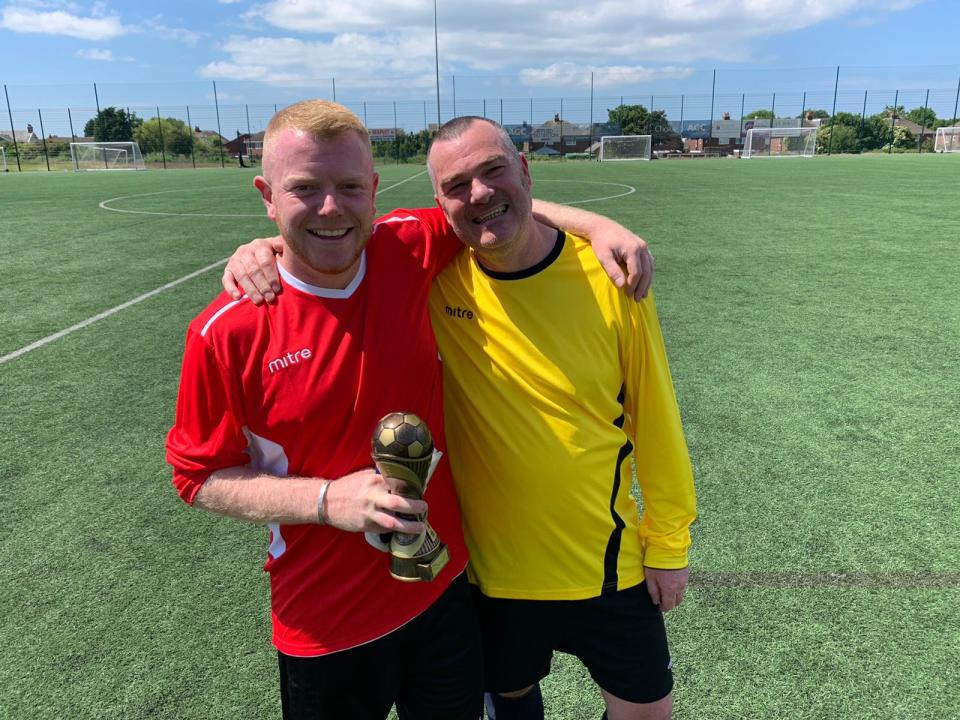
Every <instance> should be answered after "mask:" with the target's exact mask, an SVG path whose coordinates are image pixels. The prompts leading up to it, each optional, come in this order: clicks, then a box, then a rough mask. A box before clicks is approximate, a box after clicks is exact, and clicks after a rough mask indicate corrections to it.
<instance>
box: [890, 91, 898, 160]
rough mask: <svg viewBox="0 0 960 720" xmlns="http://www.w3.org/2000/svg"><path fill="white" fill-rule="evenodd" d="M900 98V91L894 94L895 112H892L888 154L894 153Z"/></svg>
mask: <svg viewBox="0 0 960 720" xmlns="http://www.w3.org/2000/svg"><path fill="white" fill-rule="evenodd" d="M899 99H900V91H899V90H897V91H896V92H895V93H894V94H893V112H891V113H890V145H889V146H888V147H887V155H892V154H893V139H894V136H895V132H894V131H895V127H896V124H897V101H898V100H899Z"/></svg>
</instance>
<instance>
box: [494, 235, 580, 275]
mask: <svg viewBox="0 0 960 720" xmlns="http://www.w3.org/2000/svg"><path fill="white" fill-rule="evenodd" d="M566 237H567V234H566V233H565V232H564V231H563V230H557V239H556V242H554V244H553V247H552V248H551V250H550V252H548V253H547V256H546V257H545V258H543V260H541V261H540V262H538V263H536V264H535V265H531V266H530V267H528V268H524V269H523V270H514V271H512V272H503V271H500V270H491V269H490V268H488V267H487V266H485V265H484V264H483V263H482V262H480V258H477V266H478V267H479V268H480V269H481V270H482V271H483V274H484V275H486V276H487V277H490V278H493V279H494V280H522V279H523V278H528V277H532V276H534V275H536V274H537V273H540V272H543V271H544V270H546V269H547V268H548V267H550V265H552V264H553V262H554V261H555V260H556V259H557V258H558V257H560V253H561V252H563V244H564V242H565V240H566Z"/></svg>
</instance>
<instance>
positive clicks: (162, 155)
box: [157, 105, 167, 170]
mask: <svg viewBox="0 0 960 720" xmlns="http://www.w3.org/2000/svg"><path fill="white" fill-rule="evenodd" d="M157 130H159V131H160V159H161V160H163V169H164V170H166V169H167V147H166V145H167V144H166V142H165V141H164V139H163V120H161V119H160V106H159V105H157Z"/></svg>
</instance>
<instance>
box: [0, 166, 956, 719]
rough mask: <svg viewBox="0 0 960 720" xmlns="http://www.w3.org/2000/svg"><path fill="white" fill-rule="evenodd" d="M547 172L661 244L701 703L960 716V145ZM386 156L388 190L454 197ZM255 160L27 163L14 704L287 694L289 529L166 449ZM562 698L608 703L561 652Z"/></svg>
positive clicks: (382, 204) (683, 669) (687, 681)
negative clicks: (182, 469) (242, 507)
mask: <svg viewBox="0 0 960 720" xmlns="http://www.w3.org/2000/svg"><path fill="white" fill-rule="evenodd" d="M531 167H532V172H533V178H534V194H535V195H537V196H539V197H542V198H545V199H549V200H556V201H559V202H577V203H583V204H582V205H581V206H582V207H584V208H587V209H592V210H596V211H598V212H602V213H605V214H608V215H610V216H612V217H614V218H616V219H617V220H619V221H620V222H622V223H624V224H626V225H628V226H629V227H631V228H633V229H634V230H636V231H637V232H639V233H640V234H642V235H643V236H644V237H646V238H647V239H648V240H649V241H650V243H651V245H652V248H653V251H654V253H655V255H656V260H657V276H656V281H655V290H656V294H657V303H658V308H659V312H660V317H661V321H662V324H663V328H664V335H665V339H666V343H667V350H668V353H669V356H670V361H671V367H672V371H673V377H674V381H675V383H676V388H677V394H678V397H679V401H680V407H681V411H682V414H683V418H684V424H685V429H686V433H687V438H688V441H689V445H690V451H691V455H692V458H693V463H694V469H695V473H696V483H697V490H698V498H699V513H700V515H699V519H698V520H697V523H696V524H695V526H694V527H693V540H694V545H693V551H692V557H691V565H692V576H691V587H690V589H689V591H688V593H687V598H686V600H685V602H684V603H683V605H682V606H681V607H680V608H678V609H677V610H675V611H673V612H671V613H669V615H668V616H667V621H668V628H669V632H670V639H671V648H672V654H673V661H674V671H675V678H676V687H675V700H676V712H675V716H676V717H677V718H679V719H681V720H684V719H694V718H696V719H702V720H720V719H723V718H771V719H780V718H823V719H825V720H827V719H835V718H857V719H862V720H868V719H871V720H872V719H874V718H901V719H905V718H917V719H920V718H960V689H958V688H960V282H958V277H960V242H958V228H960V203H958V202H957V199H958V197H960V189H958V180H960V158H958V157H945V156H930V155H926V156H867V157H850V156H845V157H817V158H814V159H809V160H808V159H788V160H786V159H785V160H770V159H766V160H750V161H745V160H743V161H734V160H713V161H707V160H704V161H669V162H668V161H661V162H652V163H638V162H631V163H605V164H602V165H601V164H596V163H577V162H568V163H562V164H561V163H556V164H553V163H534V164H532V166H531ZM380 172H381V181H380V188H381V192H380V195H379V197H378V206H379V209H380V210H381V211H382V212H386V211H388V210H390V209H392V208H394V207H417V206H423V205H428V204H431V203H432V193H431V191H430V187H429V182H428V179H427V176H426V174H425V172H424V168H423V167H422V166H413V165H400V166H385V167H382V168H380ZM252 178H253V171H243V170H239V169H233V170H199V171H174V170H172V171H166V172H164V171H157V170H151V171H147V172H141V173H134V172H116V173H113V172H106V173H88V174H73V173H52V174H46V173H29V174H24V175H18V174H15V173H11V174H6V175H0V208H2V212H0V256H2V258H3V273H4V296H5V297H4V303H3V311H2V316H3V322H2V325H0V328H2V332H0V418H2V428H3V432H2V434H0V479H2V498H3V500H2V512H0V552H2V556H3V558H4V562H3V563H2V565H0V608H2V614H3V622H2V624H0V647H2V648H3V653H2V660H0V687H2V688H3V691H2V692H0V718H4V719H5V718H31V719H37V720H39V719H41V718H49V719H51V720H53V719H57V720H60V719H70V718H125V719H126V718H169V719H171V720H174V719H175V720H187V719H192V718H195V719H197V720H209V719H211V718H275V717H278V716H279V699H278V687H277V682H278V681H277V670H276V659H275V653H274V651H273V649H272V648H271V646H270V644H269V607H268V582H267V578H266V576H265V575H264V574H263V573H262V572H261V570H260V567H261V565H262V562H263V558H264V553H265V550H266V530H265V529H264V528H262V527H258V526H251V525H245V524H243V523H240V522H237V521H234V520H229V519H225V518H219V517H216V516H213V515H211V514H207V513H204V512H202V511H199V510H192V509H190V508H188V507H187V506H186V505H185V504H183V503H182V502H181V501H180V500H179V499H178V498H177V496H176V494H175V493H174V491H173V488H172V486H171V485H170V481H169V476H170V471H169V469H168V468H167V466H166V465H165V463H164V448H163V441H164V434H165V432H166V430H167V428H168V427H169V425H170V423H171V421H172V417H173V409H174V401H175V397H176V391H177V382H178V374H179V366H180V356H181V351H182V343H183V337H184V332H185V329H186V326H187V324H188V322H189V321H190V319H191V318H192V317H193V316H194V315H195V314H196V313H197V312H199V311H200V310H201V309H202V308H203V307H204V306H205V305H206V304H207V303H208V302H209V301H210V300H211V299H212V298H213V297H214V295H215V294H216V293H217V292H218V289H219V277H220V266H219V265H216V263H217V262H218V261H219V260H221V259H223V258H226V257H227V256H228V255H229V254H230V253H231V252H232V250H233V248H234V247H235V246H236V245H237V244H239V243H240V242H243V241H246V240H248V239H250V238H252V237H254V236H257V235H261V236H262V235H265V234H272V233H271V229H272V225H271V224H270V223H269V222H268V221H267V220H266V219H265V217H264V214H263V208H262V205H261V204H260V202H259V198H258V195H257V193H256V191H255V190H254V189H253V188H252V185H251V181H252ZM108 208H109V209H108ZM211 266H213V267H212V269H209V268H211ZM205 268H208V269H207V270H206V271H204V272H199V273H198V271H202V270H204V269H205ZM177 281H180V282H177ZM172 283H175V284H172ZM168 284H172V285H171V286H170V287H167V288H166V289H163V290H162V291H159V292H155V293H153V294H149V293H151V292H152V291H155V290H158V289H160V288H162V287H163V286H165V285H168ZM145 295H146V297H143V296H145ZM138 298H143V299H141V300H140V301H139V302H136V303H133V304H129V305H126V304H127V303H129V302H130V301H132V300H135V299H138ZM111 310H115V312H113V313H112V314H109V315H107V316H105V317H103V318H102V319H99V320H95V321H93V322H90V321H91V320H94V319H95V318H97V317H98V316H100V315H101V314H104V313H106V312H107V311H111ZM383 311H384V313H385V317H386V318H387V320H388V321H389V313H390V308H384V309H383ZM75 325H82V326H81V327H79V328H78V329H76V330H75V331H73V332H70V333H68V334H65V335H63V336H61V337H58V338H55V339H50V340H49V341H47V342H42V341H44V340H45V339H49V338H50V336H52V335H54V334H55V333H58V332H59V331H62V330H64V329H67V328H70V327H72V326H75ZM558 331H562V330H559V329H558ZM39 342H42V344H39V345H38V346H37V347H35V349H32V350H29V351H27V352H21V351H22V350H24V349H26V348H29V347H30V346H31V345H33V344H35V343H39ZM398 382H402V379H400V378H398ZM506 431H507V432H509V428H507V429H506ZM404 661H405V659H404V658H397V659H396V662H397V664H398V665H401V664H403V663H404ZM384 671H385V672H386V671H388V670H387V669H386V668H385V669H384ZM361 683H362V681H361ZM544 695H545V699H546V704H547V715H548V717H549V718H571V719H578V718H598V717H599V715H600V712H601V709H602V708H601V703H600V700H599V694H598V692H597V690H596V688H595V686H594V685H593V683H592V682H591V680H590V678H589V676H588V674H587V673H586V671H585V670H584V669H583V668H582V666H581V665H580V664H579V663H578V662H577V661H576V660H573V659H570V658H568V657H565V656H562V655H558V656H557V659H556V661H555V663H554V671H553V674H552V675H551V676H550V678H548V680H546V681H545V683H544Z"/></svg>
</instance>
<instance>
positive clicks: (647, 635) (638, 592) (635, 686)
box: [474, 582, 673, 703]
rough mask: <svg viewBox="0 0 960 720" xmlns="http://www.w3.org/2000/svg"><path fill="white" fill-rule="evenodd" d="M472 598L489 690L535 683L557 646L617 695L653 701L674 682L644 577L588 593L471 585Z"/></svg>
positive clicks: (662, 632) (507, 689)
mask: <svg viewBox="0 0 960 720" xmlns="http://www.w3.org/2000/svg"><path fill="white" fill-rule="evenodd" d="M474 600H475V602H476V605H477V612H478V614H479V616H480V629H481V633H482V636H483V660H484V686H485V687H484V689H485V690H486V691H487V692H497V693H505V692H513V691H516V690H522V689H523V688H525V687H529V686H530V685H534V684H536V683H538V682H539V681H540V680H542V679H543V678H545V677H546V676H547V675H548V674H549V673H550V661H551V659H552V657H553V652H554V651H555V650H559V651H561V652H565V653H569V654H570V655H575V656H576V657H578V658H580V660H581V661H582V662H583V664H584V665H585V666H586V668H587V670H588V671H589V672H590V676H591V677H592V678H593V680H594V682H596V683H597V685H599V686H600V687H601V688H603V689H604V690H606V691H607V692H608V693H611V694H612V695H615V696H616V697H618V698H620V699H621V700H626V701H628V702H634V703H649V702H655V701H657V700H660V699H661V698H664V697H666V696H667V695H669V694H670V691H671V690H672V689H673V672H672V671H671V664H670V651H669V648H668V647H667V632H666V628H665V627H664V625H663V614H662V613H661V612H660V609H659V608H658V607H657V606H656V605H654V604H653V601H652V600H651V599H650V595H649V593H648V592H647V584H646V583H645V582H644V583H641V584H640V585H637V586H635V587H632V588H628V589H626V590H620V591H619V592H615V593H611V594H609V595H601V596H600V597H595V598H590V599H588V600H508V599H500V598H490V597H487V596H485V595H483V594H482V593H480V591H479V590H477V588H474Z"/></svg>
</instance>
